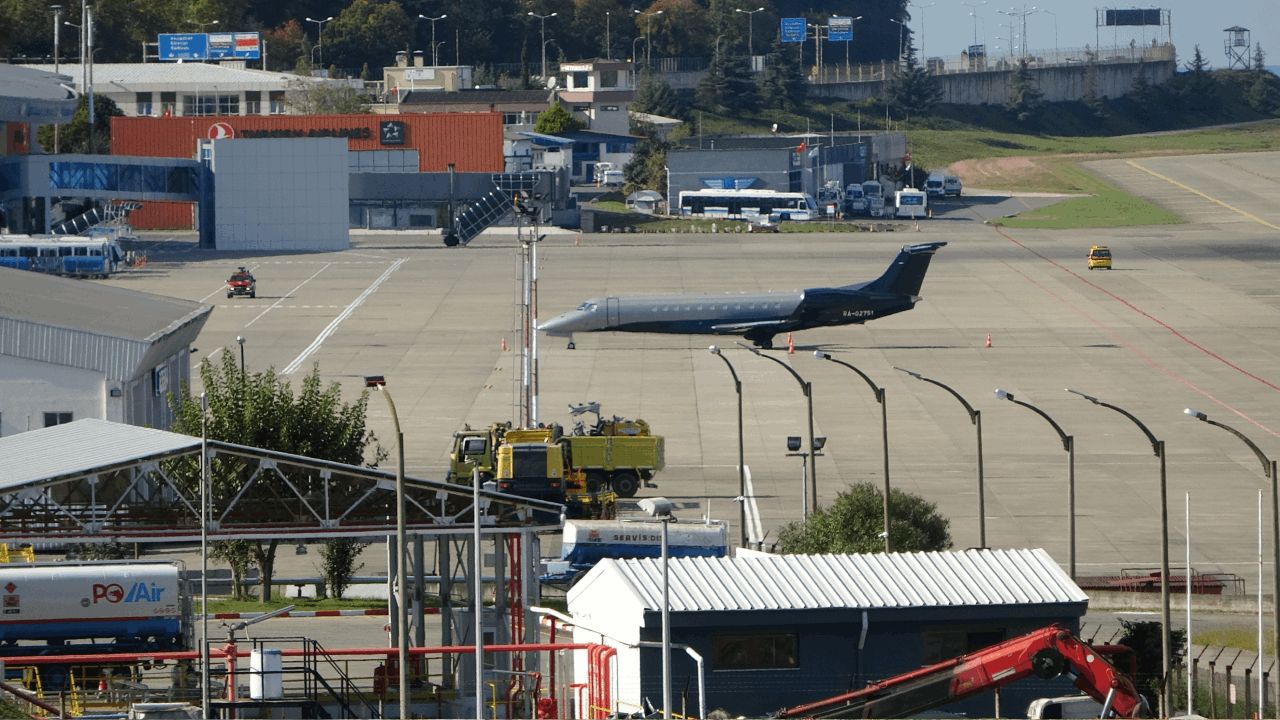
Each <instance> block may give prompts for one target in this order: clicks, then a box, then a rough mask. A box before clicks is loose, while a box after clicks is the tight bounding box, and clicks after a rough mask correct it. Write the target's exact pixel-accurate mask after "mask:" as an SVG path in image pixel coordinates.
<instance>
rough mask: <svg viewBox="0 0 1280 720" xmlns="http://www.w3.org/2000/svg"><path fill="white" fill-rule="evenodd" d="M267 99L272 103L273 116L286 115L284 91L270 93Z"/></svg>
mask: <svg viewBox="0 0 1280 720" xmlns="http://www.w3.org/2000/svg"><path fill="white" fill-rule="evenodd" d="M267 99H268V101H270V103H271V114H272V115H283V114H284V91H283V90H272V91H270V93H269V94H268V96H267Z"/></svg>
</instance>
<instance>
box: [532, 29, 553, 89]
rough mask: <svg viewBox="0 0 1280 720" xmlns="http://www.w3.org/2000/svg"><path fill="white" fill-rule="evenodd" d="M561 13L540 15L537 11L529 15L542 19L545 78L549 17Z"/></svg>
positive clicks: (545, 75)
mask: <svg viewBox="0 0 1280 720" xmlns="http://www.w3.org/2000/svg"><path fill="white" fill-rule="evenodd" d="M559 14H560V13H551V14H550V15H539V14H538V13H535V12H530V13H529V17H535V18H538V19H539V20H541V21H542V77H543V79H544V80H545V79H546V77H547V18H553V17H555V16H557V15H559ZM543 84H544V85H545V84H546V83H543Z"/></svg>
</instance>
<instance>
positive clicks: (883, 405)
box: [813, 350, 893, 552]
mask: <svg viewBox="0 0 1280 720" xmlns="http://www.w3.org/2000/svg"><path fill="white" fill-rule="evenodd" d="M813 356H814V357H816V358H818V359H819V360H830V361H831V362H833V363H835V364H837V365H843V366H845V367H847V368H849V369H850V370H852V371H854V372H856V373H858V375H859V376H861V377H862V379H863V380H866V381H867V384H868V385H870V386H871V392H873V393H875V396H876V402H878V403H880V438H881V445H882V446H883V448H884V551H885V552H892V551H893V544H892V543H891V542H890V540H889V403H888V398H886V397H885V389H884V388H882V387H880V386H879V385H876V384H875V383H874V382H872V381H871V378H870V377H867V374H866V373H864V372H862V371H861V370H859V369H858V368H856V367H854V366H852V365H850V364H849V363H847V362H844V361H843V360H837V359H835V358H833V357H831V356H830V355H829V354H827V353H824V352H822V351H821V350H814V351H813Z"/></svg>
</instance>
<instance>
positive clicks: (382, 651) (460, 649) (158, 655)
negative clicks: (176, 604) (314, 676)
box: [0, 643, 601, 665]
mask: <svg viewBox="0 0 1280 720" xmlns="http://www.w3.org/2000/svg"><path fill="white" fill-rule="evenodd" d="M594 647H601V646H600V645H596V644H594V643H550V644H547V643H542V644H537V643H534V644H523V643H522V644H512V645H485V646H484V651H485V652H542V651H544V650H589V649H591V648H594ZM475 651H476V647H475V646H474V645H446V646H442V647H420V648H419V647H411V648H409V654H410V655H436V654H451V653H457V654H465V653H474V652H475ZM397 652H399V651H398V650H396V648H336V649H333V650H328V651H326V654H328V655H330V656H339V655H343V656H349V657H366V656H375V657H376V656H381V657H392V656H394V655H395V654H396V653H397ZM280 654H281V655H282V656H284V657H310V656H313V655H315V654H316V653H313V652H310V651H307V650H281V651H280ZM209 656H210V657H228V653H227V652H226V651H225V649H224V650H219V649H217V648H210V650H209ZM248 656H249V653H248V652H244V651H237V652H236V657H248ZM199 658H200V653H198V652H193V651H186V650H184V651H182V652H154V653H103V654H94V655H19V656H15V657H0V660H3V661H4V663H5V664H6V665H91V664H94V663H111V662H117V663H118V662H151V661H155V660H198V659H199Z"/></svg>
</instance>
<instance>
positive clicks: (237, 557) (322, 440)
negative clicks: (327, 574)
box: [169, 349, 387, 602]
mask: <svg viewBox="0 0 1280 720" xmlns="http://www.w3.org/2000/svg"><path fill="white" fill-rule="evenodd" d="M200 379H201V381H202V383H203V385H204V392H205V395H206V397H207V399H208V403H209V412H208V414H207V415H206V413H205V412H204V411H203V410H202V409H201V403H200V398H199V397H198V396H193V395H192V394H191V390H190V388H189V387H187V385H186V384H185V383H184V384H183V386H182V393H181V397H180V398H178V397H174V396H173V395H170V396H169V404H170V405H171V406H172V407H173V412H174V418H175V419H174V423H173V426H172V427H171V428H170V430H172V431H173V432H177V433H182V434H184V435H193V436H196V437H199V436H200V435H201V429H202V421H206V422H207V432H208V437H209V439H211V440H219V441H222V442H228V443H234V444H236V445H245V446H248V447H256V448H262V449H265V450H274V451H277V452H284V453H290V454H293V455H301V456H303V457H309V458H315V459H317V460H328V461H331V462H338V463H345V464H347V465H363V464H366V452H371V453H372V459H371V460H370V461H369V462H368V466H369V467H376V466H377V464H378V463H379V462H380V461H382V460H383V459H385V458H386V457H387V451H386V450H385V449H383V448H382V446H381V445H379V444H378V442H377V438H375V437H374V435H373V433H372V432H371V431H369V430H368V429H367V428H366V427H365V419H366V413H367V411H368V405H369V393H368V391H365V392H362V393H361V394H360V397H359V399H357V400H356V401H355V402H354V403H345V402H342V396H341V392H342V388H341V386H339V385H338V383H336V382H335V383H331V384H330V385H329V386H328V387H327V388H326V387H323V386H322V383H321V381H320V367H319V365H316V366H314V367H313V368H312V371H311V373H310V374H308V375H307V376H306V377H304V378H303V379H302V384H301V388H300V389H299V392H298V394H297V395H296V396H295V395H294V393H293V389H292V387H291V386H290V384H289V383H288V382H287V381H284V380H282V379H281V378H278V377H277V376H276V373H275V368H268V369H267V370H266V371H265V372H259V373H250V372H246V371H243V370H241V369H240V366H239V365H238V363H237V361H236V358H235V356H234V355H233V354H232V353H231V351H230V350H226V349H224V350H223V351H222V359H221V364H220V365H215V364H214V363H212V362H210V361H209V360H207V359H206V360H204V361H203V362H202V363H201V364H200ZM209 474H210V483H211V486H212V497H213V498H215V504H216V502H217V500H216V499H217V498H227V497H232V496H234V495H235V494H236V493H237V492H238V491H239V490H240V489H241V488H243V487H244V485H245V484H246V483H247V482H248V480H249V475H248V472H247V470H246V469H245V467H244V466H243V465H241V464H238V463H233V462H224V461H222V460H220V459H219V460H215V461H213V462H211V463H210V467H209ZM188 481H189V482H190V481H197V482H198V480H194V479H189V480H188ZM279 542H280V541H279V540H278V539H276V540H269V541H263V540H237V541H232V542H229V543H218V544H217V546H216V548H215V550H214V552H213V553H211V555H213V556H215V557H219V558H220V559H223V560H225V561H227V562H229V563H230V564H231V567H232V573H233V575H234V574H236V572H237V569H239V570H240V571H241V572H243V570H244V569H245V568H247V567H248V562H249V559H250V558H251V559H252V561H253V562H254V563H255V564H256V565H257V566H258V573H259V576H260V577H261V579H262V595H261V597H260V598H259V599H260V601H261V602H267V600H268V599H270V597H271V578H272V572H273V567H274V564H275V554H276V547H277V545H278V544H279Z"/></svg>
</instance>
